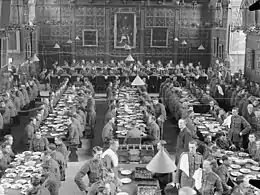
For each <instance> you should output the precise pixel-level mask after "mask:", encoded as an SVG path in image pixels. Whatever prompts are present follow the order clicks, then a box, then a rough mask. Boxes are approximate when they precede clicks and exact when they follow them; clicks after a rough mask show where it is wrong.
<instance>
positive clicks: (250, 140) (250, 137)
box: [248, 133, 256, 143]
mask: <svg viewBox="0 0 260 195" xmlns="http://www.w3.org/2000/svg"><path fill="white" fill-rule="evenodd" d="M248 140H249V142H251V143H252V142H254V141H255V140H256V136H255V134H254V133H250V134H249V136H248Z"/></svg>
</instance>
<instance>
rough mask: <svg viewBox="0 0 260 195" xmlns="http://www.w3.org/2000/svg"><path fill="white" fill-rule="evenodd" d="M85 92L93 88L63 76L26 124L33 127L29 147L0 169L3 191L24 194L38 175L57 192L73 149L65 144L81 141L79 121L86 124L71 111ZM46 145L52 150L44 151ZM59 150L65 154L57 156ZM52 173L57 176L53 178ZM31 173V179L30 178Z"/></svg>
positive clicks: (81, 102)
mask: <svg viewBox="0 0 260 195" xmlns="http://www.w3.org/2000/svg"><path fill="white" fill-rule="evenodd" d="M86 93H92V92H91V90H90V89H87V88H86V86H82V87H80V88H76V87H74V86H68V80H66V81H65V82H64V83H63V84H62V85H61V86H60V88H59V90H57V91H56V92H55V93H54V95H53V97H51V98H50V102H49V104H46V105H45V106H46V107H42V108H43V109H40V110H39V111H38V112H37V115H36V116H35V118H34V119H37V120H33V119H32V120H31V121H34V124H28V125H29V126H30V125H32V126H33V129H34V130H35V132H34V136H33V137H32V139H31V140H30V143H29V144H28V149H29V150H28V151H25V152H23V153H22V154H17V155H15V156H13V157H12V159H13V161H12V162H11V161H10V162H11V163H10V162H9V163H8V164H9V165H8V166H7V167H5V169H3V170H2V173H5V174H4V175H3V177H2V179H1V183H2V186H3V187H4V188H5V192H6V194H8V195H16V194H21V193H22V194H27V192H28V190H29V189H30V188H31V187H32V185H34V182H35V181H34V179H37V178H38V179H39V178H40V180H41V181H40V182H41V183H42V185H43V186H45V184H46V186H45V187H46V188H49V189H51V190H57V191H56V192H54V191H52V192H53V193H54V194H56V193H57V194H58V190H59V188H60V181H64V179H65V167H66V163H67V161H68V157H69V155H70V154H71V153H72V150H71V152H68V151H67V147H66V145H67V146H69V149H71V148H75V147H77V146H78V145H79V143H80V137H82V134H83V133H84V132H83V130H84V126H81V125H85V124H81V123H80V122H79V121H80V119H78V118H77V116H78V115H77V114H76V115H74V113H73V112H76V109H75V108H74V105H77V104H79V103H80V104H81V105H85V103H86V101H84V100H85V99H87V97H86V96H84V95H85V94H86ZM73 108H74V109H73ZM82 118H84V117H82ZM72 126H73V127H72ZM64 138H65V141H64ZM50 142H53V143H54V144H53V143H50ZM66 143H67V144H66ZM55 145H56V146H55ZM47 149H50V150H51V151H52V152H46V151H47ZM56 151H57V152H56ZM59 152H60V153H61V154H62V155H63V156H64V158H62V157H61V156H60V153H59ZM42 154H44V157H43V158H42V159H43V160H41V155H42ZM10 160H11V159H10ZM54 160H55V162H56V161H57V162H58V168H59V171H58V172H60V173H58V172H57V170H56V169H55V162H53V161H54ZM56 165H57V163H56ZM6 168H7V169H6ZM53 174H54V175H53ZM54 176H55V177H56V179H54V178H53V177H54ZM31 177H32V179H30V178H31ZM49 177H52V179H51V181H52V182H51V184H50V183H49V181H48V182H47V183H44V181H45V180H46V178H48V179H50V178H49ZM42 180H43V181H42ZM38 182H39V181H38ZM52 185H54V186H52ZM46 194H48V193H46Z"/></svg>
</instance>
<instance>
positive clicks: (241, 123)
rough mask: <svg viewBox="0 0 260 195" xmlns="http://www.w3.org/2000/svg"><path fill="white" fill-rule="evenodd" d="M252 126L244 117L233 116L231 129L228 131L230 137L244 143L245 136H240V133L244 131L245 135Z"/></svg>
mask: <svg viewBox="0 0 260 195" xmlns="http://www.w3.org/2000/svg"><path fill="white" fill-rule="evenodd" d="M250 128H251V127H250V124H249V123H248V122H247V121H246V119H245V118H244V117H242V116H232V117H231V125H230V129H229V131H228V138H229V139H230V140H231V141H232V142H236V143H242V138H243V136H240V135H239V134H240V133H242V134H243V135H245V134H247V133H249V131H250Z"/></svg>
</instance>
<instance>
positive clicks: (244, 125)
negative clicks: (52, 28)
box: [240, 116, 251, 135]
mask: <svg viewBox="0 0 260 195" xmlns="http://www.w3.org/2000/svg"><path fill="white" fill-rule="evenodd" d="M240 117H241V123H242V125H243V128H244V129H243V130H242V131H241V133H242V135H245V134H247V133H249V131H250V129H251V125H250V124H249V123H248V122H247V120H246V119H245V118H244V117H243V116H240Z"/></svg>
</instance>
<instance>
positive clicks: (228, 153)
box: [225, 151, 234, 155]
mask: <svg viewBox="0 0 260 195" xmlns="http://www.w3.org/2000/svg"><path fill="white" fill-rule="evenodd" d="M225 153H226V155H233V154H234V152H232V151H225Z"/></svg>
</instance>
